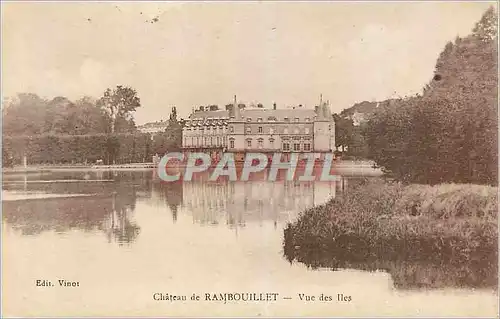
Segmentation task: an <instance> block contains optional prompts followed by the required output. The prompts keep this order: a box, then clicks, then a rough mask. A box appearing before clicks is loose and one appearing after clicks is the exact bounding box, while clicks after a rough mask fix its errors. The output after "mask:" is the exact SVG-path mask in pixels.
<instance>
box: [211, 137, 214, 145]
mask: <svg viewBox="0 0 500 319" xmlns="http://www.w3.org/2000/svg"><path fill="white" fill-rule="evenodd" d="M210 145H214V139H213V137H210Z"/></svg>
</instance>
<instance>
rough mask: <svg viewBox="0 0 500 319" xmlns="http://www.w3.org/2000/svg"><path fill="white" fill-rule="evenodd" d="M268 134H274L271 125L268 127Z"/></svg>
mask: <svg viewBox="0 0 500 319" xmlns="http://www.w3.org/2000/svg"><path fill="white" fill-rule="evenodd" d="M269 134H271V135H273V134H274V129H273V128H272V127H270V128H269Z"/></svg>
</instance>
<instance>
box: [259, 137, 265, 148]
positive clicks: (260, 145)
mask: <svg viewBox="0 0 500 319" xmlns="http://www.w3.org/2000/svg"><path fill="white" fill-rule="evenodd" d="M257 146H258V147H259V148H263V147H264V139H263V138H259V139H258V140H257Z"/></svg>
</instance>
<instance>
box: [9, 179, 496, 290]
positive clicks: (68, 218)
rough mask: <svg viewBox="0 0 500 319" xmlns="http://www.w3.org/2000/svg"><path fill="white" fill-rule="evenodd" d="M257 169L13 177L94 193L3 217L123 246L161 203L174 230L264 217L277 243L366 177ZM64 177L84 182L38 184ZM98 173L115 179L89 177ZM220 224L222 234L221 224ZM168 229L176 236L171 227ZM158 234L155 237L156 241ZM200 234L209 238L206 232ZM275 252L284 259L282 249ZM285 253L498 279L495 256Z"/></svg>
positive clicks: (24, 186)
mask: <svg viewBox="0 0 500 319" xmlns="http://www.w3.org/2000/svg"><path fill="white" fill-rule="evenodd" d="M259 174H261V175H259ZM259 174H257V177H259V176H260V177H261V178H260V179H259V178H256V179H254V180H252V181H250V182H228V181H224V180H221V181H218V182H210V181H208V177H209V174H201V175H199V176H197V178H196V179H195V180H194V181H192V182H176V183H165V182H161V181H159V180H158V179H157V178H155V173H154V172H151V171H145V172H109V171H108V172H59V173H51V174H46V173H44V174H38V175H37V174H31V175H27V176H23V175H18V176H8V178H6V179H5V178H4V181H5V182H4V185H3V189H4V190H5V191H18V192H26V193H29V192H45V193H52V194H92V196H89V197H73V198H46V199H31V200H18V201H3V203H2V205H3V220H4V222H5V223H6V224H7V226H9V227H10V228H11V229H13V230H15V231H16V232H18V233H19V234H22V235H27V236H36V235H40V234H42V233H43V232H49V231H52V232H58V233H70V232H71V231H74V230H78V231H83V232H87V233H95V234H99V235H100V236H103V235H104V237H103V242H105V239H107V241H108V242H110V243H116V244H119V245H124V244H132V243H134V242H136V241H138V240H140V238H141V236H140V234H141V225H140V224H139V223H138V221H137V220H139V222H140V223H144V224H143V225H142V226H143V229H144V232H147V233H148V234H149V233H150V231H151V230H150V229H151V228H148V227H147V225H148V223H149V224H150V223H156V222H157V220H156V219H157V218H159V217H158V215H154V214H152V213H151V212H152V211H150V210H148V206H149V207H151V206H156V207H157V208H158V209H159V210H160V211H161V212H163V211H164V212H165V213H166V214H171V221H172V223H175V224H176V225H175V227H176V228H177V229H181V230H182V231H186V232H193V233H194V234H200V235H199V236H200V238H202V237H203V236H206V234H207V233H206V232H200V227H203V226H211V227H213V228H214V229H213V230H210V229H209V228H207V230H209V231H210V234H213V232H212V231H217V232H218V231H219V229H216V227H223V228H229V229H231V230H235V233H236V235H238V231H245V233H246V234H247V235H249V236H252V235H255V236H260V235H259V234H261V233H260V232H259V231H258V230H257V229H261V231H262V229H267V230H269V229H271V231H272V228H265V227H263V228H260V226H262V225H264V224H265V225H268V226H271V227H274V228H275V231H273V232H272V234H274V235H275V236H276V237H274V239H273V240H276V241H277V242H279V241H280V240H281V239H280V238H281V236H282V235H283V232H282V229H283V227H284V225H285V224H286V223H287V222H289V221H293V220H294V219H295V218H296V217H297V215H298V214H299V213H300V212H301V211H304V210H305V209H307V208H309V207H312V206H314V205H317V204H321V203H324V202H325V201H326V200H327V199H328V198H330V197H335V196H342V193H344V192H346V191H348V190H349V189H351V188H352V187H355V186H356V184H357V183H362V182H363V178H356V177H345V176H344V177H341V176H339V178H338V180H337V181H335V182H318V181H316V182H297V181H286V180H285V178H284V176H283V175H279V176H278V180H277V181H276V182H268V181H265V178H266V176H267V175H266V174H267V173H266V172H262V173H259ZM62 179H66V180H82V182H70V183H60V182H58V183H41V184H40V183H37V181H39V180H43V181H50V180H62ZM98 179H101V180H111V181H106V182H85V181H89V180H98ZM139 202H140V206H139ZM137 207H141V209H138V208H137ZM139 217H140V218H139ZM168 218H169V219H170V217H168ZM186 218H188V219H192V221H193V223H192V224H191V223H190V222H189V220H188V224H186V223H185V222H184V223H183V222H180V220H182V219H184V221H185V219H186ZM186 227H188V228H186ZM267 230H266V231H267ZM220 231H221V233H224V231H223V230H222V229H220ZM203 234H205V235H203ZM268 234H269V233H268ZM146 235H147V234H144V235H143V238H144V240H145V241H146V242H147V241H148V240H151V236H149V237H148V236H146ZM163 235H164V236H167V237H168V236H174V235H172V233H169V234H163ZM163 235H162V236H163ZM274 235H273V236H274ZM177 236H178V235H177ZM231 236H233V234H231ZM68 238H69V236H68ZM239 238H241V237H239ZM161 239H162V238H158V236H155V237H154V240H156V241H157V240H161ZM172 239H174V240H175V239H176V238H172ZM203 241H204V242H205V240H204V239H203ZM206 241H209V239H207V240H206ZM145 245H146V246H147V245H148V243H145ZM235 245H236V244H235ZM241 245H243V241H242V244H241ZM277 245H278V246H279V244H277ZM141 247H144V246H141ZM148 247H149V246H148ZM216 248H217V247H214V249H216ZM247 248H248V247H247ZM292 248H293V247H292ZM221 249H225V248H221ZM259 249H260V248H259ZM257 250H258V249H257ZM221 253H223V251H221ZM272 253H273V254H276V255H277V256H278V259H279V258H280V257H279V253H276V252H274V251H273V252H272ZM286 259H288V261H290V262H291V263H295V262H299V263H302V264H305V265H307V266H309V267H310V268H319V267H328V268H331V269H334V270H337V269H343V268H346V269H359V270H366V271H375V270H382V271H385V272H387V273H389V274H391V276H392V278H393V282H394V286H395V287H396V288H398V289H413V288H444V287H457V286H458V287H495V286H496V283H497V263H496V262H495V261H491V262H490V263H485V261H484V260H481V261H478V262H470V263H462V264H453V263H441V264H436V263H433V262H429V261H422V260H408V259H394V258H383V257H381V256H379V257H377V258H373V259H370V260H366V259H363V258H361V259H359V258H358V259H356V258H350V257H349V256H348V255H345V254H344V255H341V254H332V253H331V252H318V251H307V252H306V251H303V252H300V251H296V250H295V249H287V248H286V247H285V257H284V258H283V259H282V260H283V263H284V264H285V268H286V267H288V266H287V265H286V263H287V262H286ZM242 262H244V261H242ZM287 269H288V268H287Z"/></svg>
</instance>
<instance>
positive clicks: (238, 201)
mask: <svg viewBox="0 0 500 319" xmlns="http://www.w3.org/2000/svg"><path fill="white" fill-rule="evenodd" d="M261 174H262V176H260V177H262V178H255V179H253V180H252V181H248V182H239V181H236V182H230V181H224V180H219V181H217V182H211V181H209V180H208V177H209V175H208V174H203V175H199V176H197V178H196V179H195V180H193V181H191V182H183V183H160V185H161V188H159V189H158V191H159V192H160V194H161V196H162V197H164V198H165V201H166V202H167V205H169V207H170V209H171V210H172V207H175V214H177V210H178V207H179V206H181V205H182V207H183V208H184V210H185V211H187V212H188V213H189V214H191V215H192V218H193V221H194V222H196V223H199V224H202V225H218V224H226V225H228V226H229V227H245V225H246V224H247V223H249V222H251V223H263V222H264V221H273V222H274V225H277V223H279V222H283V221H288V220H290V219H291V218H294V217H295V216H296V215H297V214H298V213H299V212H301V211H303V210H306V209H307V208H310V207H313V206H315V205H320V204H323V203H325V202H326V201H327V200H328V199H330V198H334V197H335V196H336V195H337V194H338V193H341V192H342V191H343V190H344V189H345V188H346V187H347V180H345V179H343V178H342V177H341V176H337V178H338V179H337V180H336V181H333V182H318V181H315V182H300V181H287V180H285V178H284V175H280V176H278V180H277V181H276V182H269V181H267V174H268V172H267V171H264V172H262V173H261ZM172 213H173V214H174V210H172Z"/></svg>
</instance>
